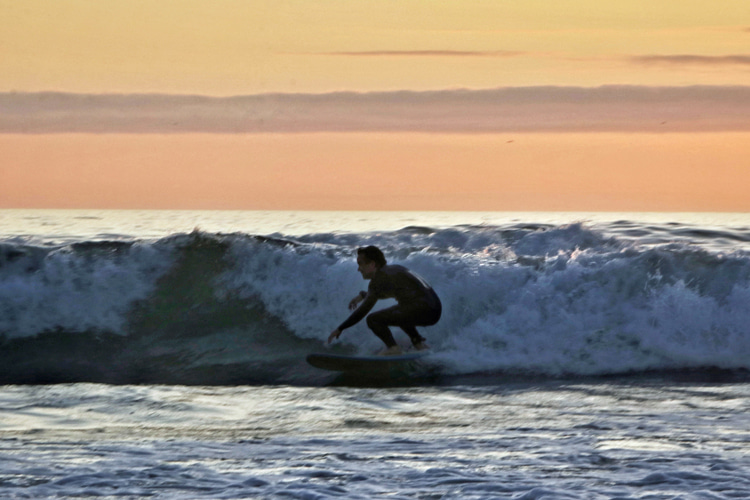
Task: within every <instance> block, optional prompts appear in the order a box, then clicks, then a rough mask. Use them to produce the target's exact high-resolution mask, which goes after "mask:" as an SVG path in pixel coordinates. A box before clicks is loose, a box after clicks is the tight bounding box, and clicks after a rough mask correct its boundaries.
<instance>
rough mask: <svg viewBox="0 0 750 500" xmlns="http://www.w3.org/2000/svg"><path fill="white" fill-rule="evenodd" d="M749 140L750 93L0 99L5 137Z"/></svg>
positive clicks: (521, 91) (613, 90)
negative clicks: (403, 135) (413, 135)
mask: <svg viewBox="0 0 750 500" xmlns="http://www.w3.org/2000/svg"><path fill="white" fill-rule="evenodd" d="M729 130H742V131H750V87H747V86H741V87H731V86H694V87H645V86H603V87H593V88H589V87H554V86H549V87H508V88H498V89H486V90H466V89H453V90H438V91H395V92H367V93H356V92H332V93H327V94H260V95H248V96H236V97H208V96H194V95H162V94H133V95H113V94H101V95H100V94H66V93H50V92H46V93H13V92H11V93H0V132H4V133H65V132H81V133H91V132H93V133H189V132H206V133H294V132H446V133H490V132H535V131H538V132H549V131H556V132H584V131H590V132H596V131H631V132H640V131H645V132H655V131H676V132H680V131H685V132H687V131H691V132H692V131H729Z"/></svg>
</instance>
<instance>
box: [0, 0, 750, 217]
mask: <svg viewBox="0 0 750 500" xmlns="http://www.w3.org/2000/svg"><path fill="white" fill-rule="evenodd" d="M0 24H1V27H0V157H1V159H0V208H184V209H288V210H297V209H326V210H333V209H362V210H498V211H502V210H565V211H569V210H580V211H603V210H615V211H742V212H745V211H750V195H748V188H749V187H750V6H749V4H748V1H747V0H702V1H699V0H648V1H644V0H628V1H624V0H623V1H611V2H602V1H601V0H596V1H595V0H561V1H554V2H552V1H549V0H523V1H520V0H513V1H507V0H486V1H481V0H477V1H466V0H430V1H427V0H422V1H418V0H398V1H389V0H378V1H369V0H357V1H352V0H336V1H334V0H317V1H314V2H311V1H308V0H297V1H286V0H275V1H272V0H269V1H251V0H246V1H241V0H158V1H151V0H150V1H138V0H100V1H96V2H92V1H90V0H85V1H84V0H64V1H61V0H23V1H15V0H0Z"/></svg>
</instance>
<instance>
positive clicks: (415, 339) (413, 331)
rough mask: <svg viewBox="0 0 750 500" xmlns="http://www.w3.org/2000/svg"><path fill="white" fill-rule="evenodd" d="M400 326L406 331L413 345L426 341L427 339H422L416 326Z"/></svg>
mask: <svg viewBox="0 0 750 500" xmlns="http://www.w3.org/2000/svg"><path fill="white" fill-rule="evenodd" d="M398 326H399V328H401V329H402V330H403V331H404V333H406V334H407V335H408V336H409V338H410V339H411V343H412V344H413V345H415V346H416V345H419V344H421V343H422V342H424V341H425V338H424V337H422V336H421V335H420V334H419V332H418V331H417V327H416V326H414V325H398Z"/></svg>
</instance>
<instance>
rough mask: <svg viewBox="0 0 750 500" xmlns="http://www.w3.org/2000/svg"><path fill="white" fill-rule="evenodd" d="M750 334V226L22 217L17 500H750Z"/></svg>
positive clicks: (642, 220)
mask: <svg viewBox="0 0 750 500" xmlns="http://www.w3.org/2000/svg"><path fill="white" fill-rule="evenodd" d="M369 244H374V245H378V246H380V247H381V248H382V249H383V250H384V251H385V253H386V256H387V257H388V258H389V261H390V262H392V263H399V264H404V265H406V266H407V267H409V268H411V269H414V270H415V271H417V272H418V273H419V274H420V275H422V276H423V277H425V278H426V279H427V280H428V281H430V282H431V283H432V285H433V286H434V287H435V289H436V290H437V292H438V294H439V295H440V297H441V299H442V301H443V305H444V312H443V317H442V319H441V321H440V322H439V323H438V324H437V325H435V326H433V327H428V328H424V329H422V333H423V335H424V336H425V337H426V338H427V339H428V342H429V343H430V345H431V346H432V353H431V354H430V355H429V356H428V357H427V358H425V361H424V362H423V363H421V364H420V365H419V366H417V367H414V369H413V370H412V371H410V372H409V373H408V374H406V375H405V376H401V377H393V378H391V379H388V378H386V379H383V378H382V377H377V378H373V377H369V376H368V375H367V374H359V375H348V376H342V375H337V374H335V373H331V372H324V371H321V370H316V369H314V368H312V367H310V366H308V365H307V364H306V363H305V361H304V357H305V355H306V354H307V353H310V352H338V353H350V354H358V353H369V352H372V351H374V350H377V349H378V348H379V347H380V346H379V341H378V340H377V338H375V337H374V336H373V335H372V334H371V333H370V332H368V330H367V328H366V326H365V325H364V324H360V325H357V326H355V327H353V328H351V329H349V330H347V331H346V332H344V334H343V335H342V337H341V339H340V341H339V342H337V343H336V344H334V345H333V346H328V345H326V343H325V340H326V339H327V337H328V334H329V333H330V331H331V330H332V329H333V328H335V327H336V326H337V325H338V324H339V323H340V322H341V321H342V320H343V319H344V318H345V317H346V316H347V315H348V314H349V311H348V310H347V304H348V302H349V300H350V299H351V297H352V296H354V295H355V294H356V293H357V292H358V291H359V290H361V289H364V288H366V283H365V282H363V281H362V279H361V277H360V276H359V274H358V273H357V272H356V263H355V251H356V247H358V246H362V245H369ZM386 304H387V302H386V303H384V305H386ZM376 307H377V306H376ZM748 325H750V215H748V214H601V213H600V214H580V213H576V214H561V213H555V214H540V213H528V214H517V213H514V214H507V213H429V212H427V213H412V212H406V213H403V212H402V213H387V212H189V211H183V212H160V211H34V210H5V211H0V335H1V336H2V337H1V340H0V383H3V384H6V385H4V386H2V387H1V388H0V498H61V497H62V498H88V497H103V498H143V497H148V498H374V497H380V496H387V497H391V498H434V499H437V498H457V499H459V498H460V499H463V498H468V499H474V498H477V499H478V498H504V499H558V498H586V499H646V498H649V499H677V498H680V499H734V498H748V497H750V472H748V470H750V469H749V466H750V458H748V457H749V456H750V416H748V409H750V408H749V406H750V332H749V331H748V330H750V326H748ZM395 336H396V338H397V340H398V341H399V342H401V343H402V344H404V345H405V344H406V343H407V337H406V336H405V335H403V334H402V333H401V332H395Z"/></svg>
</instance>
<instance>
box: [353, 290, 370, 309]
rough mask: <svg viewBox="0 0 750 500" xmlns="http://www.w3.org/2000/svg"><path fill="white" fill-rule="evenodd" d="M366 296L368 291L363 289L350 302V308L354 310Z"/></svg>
mask: <svg viewBox="0 0 750 500" xmlns="http://www.w3.org/2000/svg"><path fill="white" fill-rule="evenodd" d="M365 297H367V292H365V291H364V290H362V291H361V292H359V293H358V294H357V295H356V296H355V297H354V298H353V299H352V300H351V302H349V310H351V311H353V310H355V309H356V308H357V306H358V305H359V303H360V302H362V301H363V300H365Z"/></svg>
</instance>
